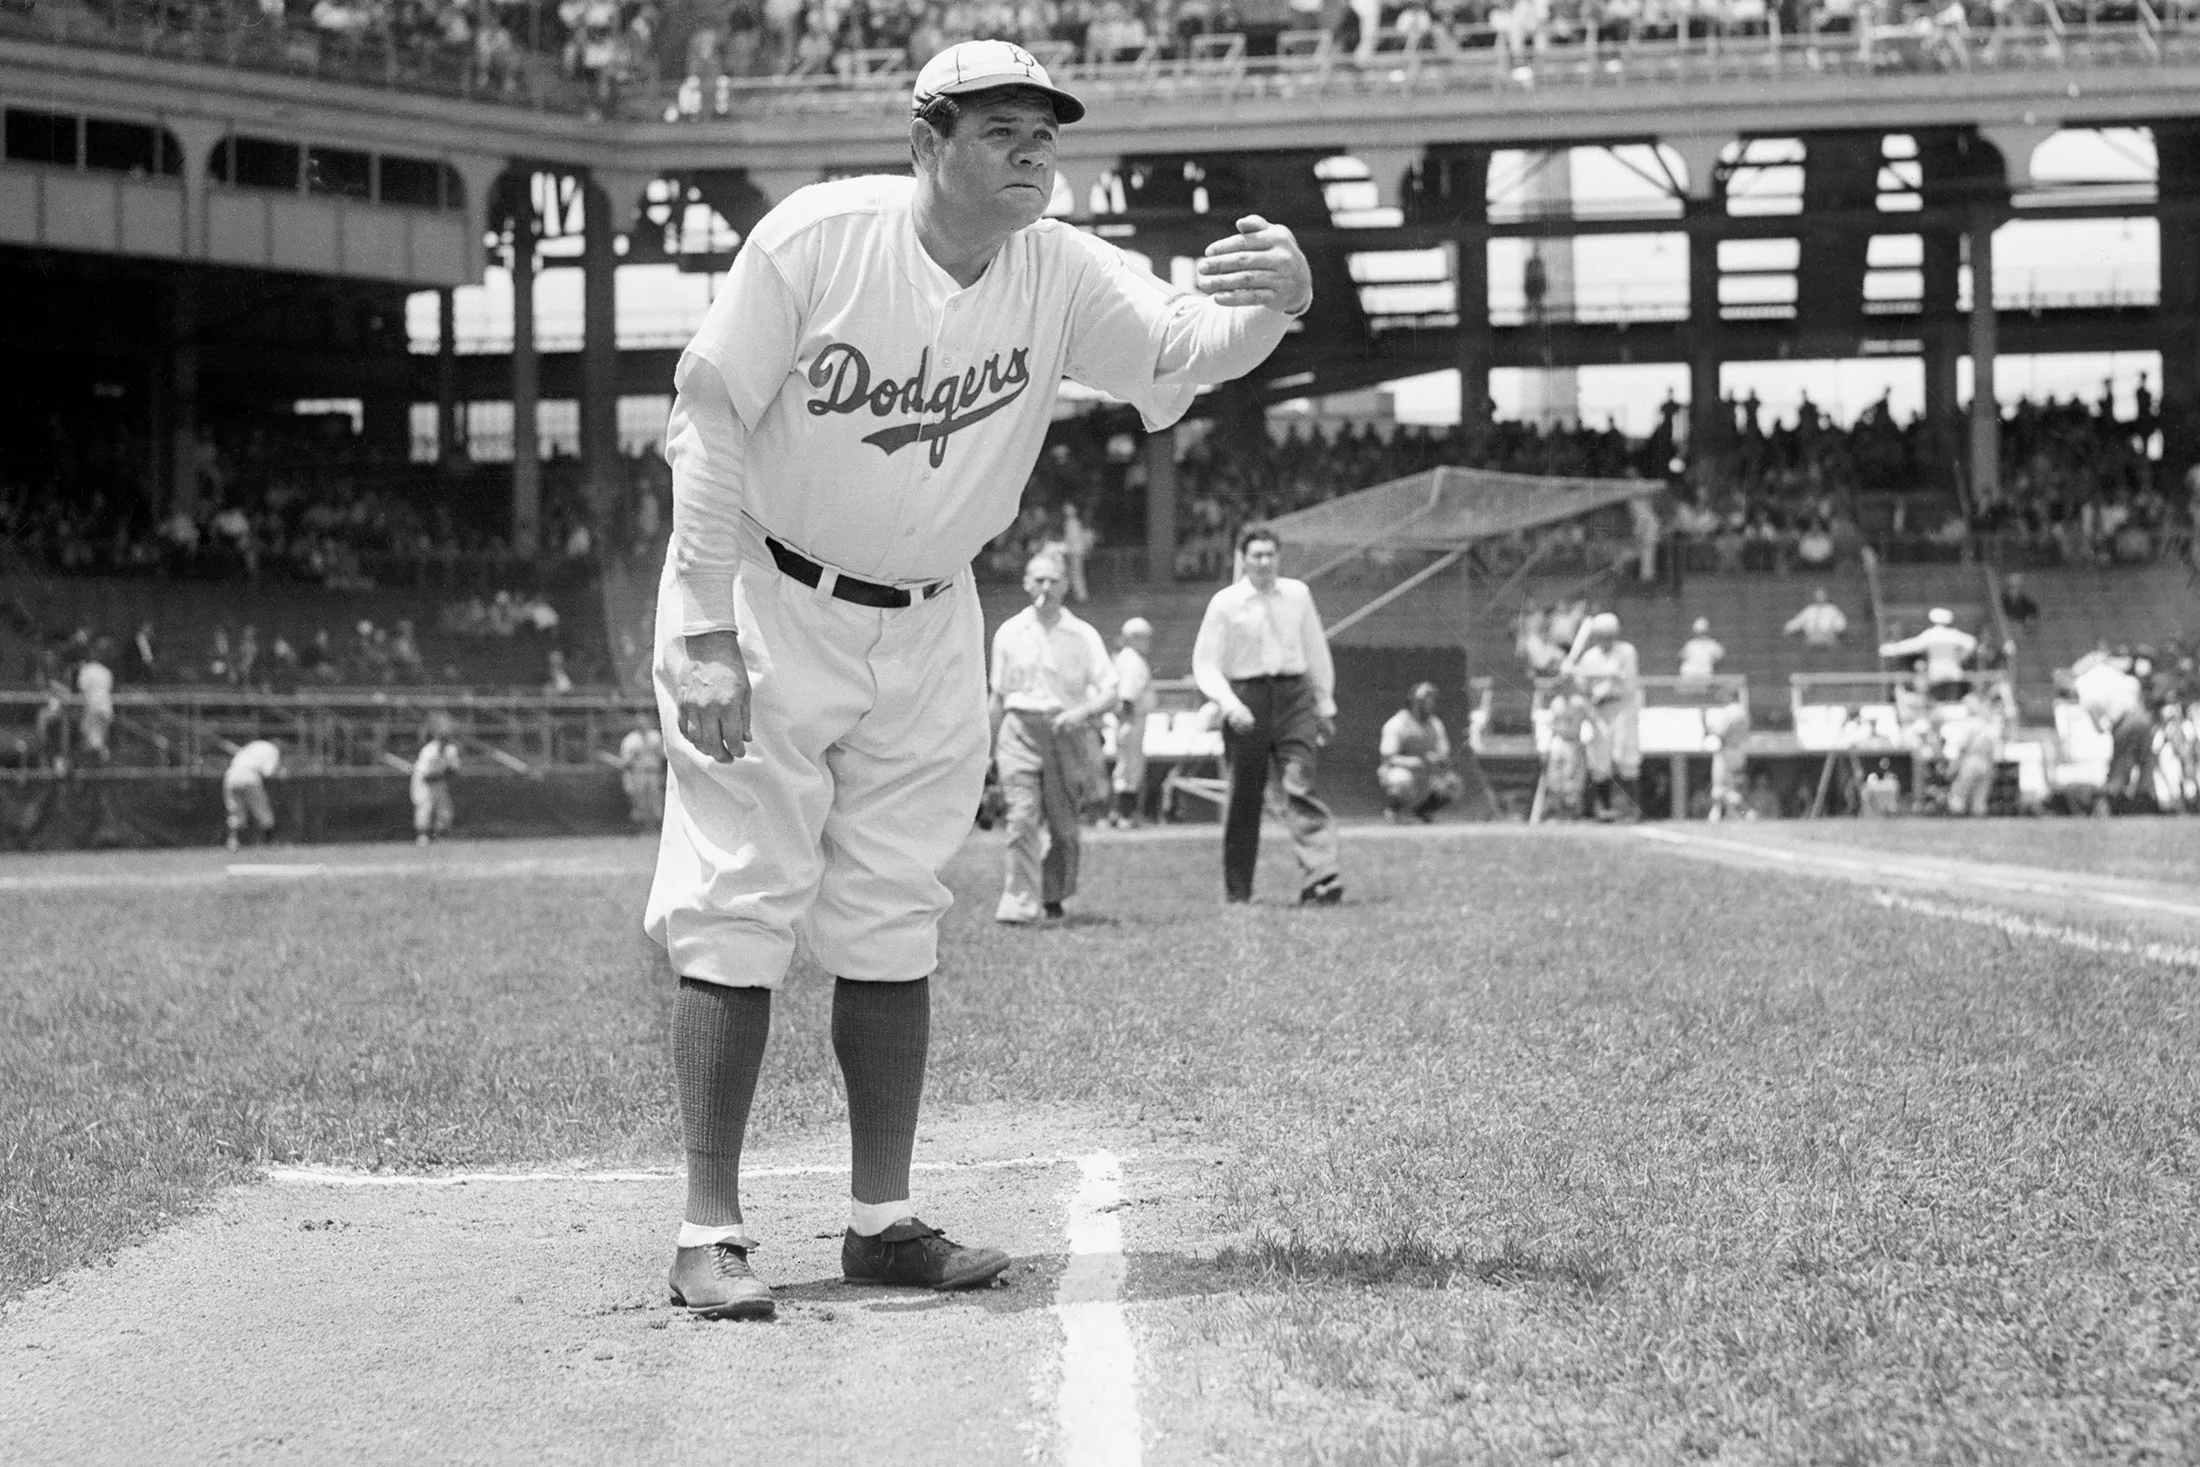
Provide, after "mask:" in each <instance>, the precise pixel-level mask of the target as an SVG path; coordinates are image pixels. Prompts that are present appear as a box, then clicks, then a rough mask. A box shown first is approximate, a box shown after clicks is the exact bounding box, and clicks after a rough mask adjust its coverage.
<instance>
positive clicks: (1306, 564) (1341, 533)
mask: <svg viewBox="0 0 2200 1467" xmlns="http://www.w3.org/2000/svg"><path fill="white" fill-rule="evenodd" d="M1658 488H1659V485H1657V484H1656V483H1654V482H1652V481H1650V480H1646V479H1582V478H1566V477H1559V476H1544V475H1538V474H1508V473H1502V472H1500V471H1498V470H1495V469H1462V468H1451V467H1443V468H1435V469H1429V470H1427V471H1425V472H1423V473H1418V474H1411V475H1408V476H1407V477H1405V478H1403V479H1393V480H1391V481H1389V482H1388V483H1385V484H1377V485H1375V486H1373V487H1372V488H1368V489H1362V490H1360V491H1358V492H1357V493H1353V494H1346V495H1343V496H1341V497H1340V498H1337V499H1332V500H1329V501H1328V502H1326V503H1323V504H1317V505H1314V506H1313V507H1312V508H1309V509H1302V510H1299V511H1297V512H1296V513H1293V514H1287V515H1284V516H1282V517H1281V518H1279V519H1277V520H1274V521H1272V524H1273V526H1274V528H1275V531H1276V534H1277V537H1278V540H1279V542H1280V546H1281V549H1282V552H1283V563H1284V567H1285V569H1286V571H1287V573H1288V574H1291V575H1293V576H1296V577H1298V578H1299V579H1301V580H1306V581H1316V580H1319V579H1320V578H1322V577H1332V578H1333V579H1335V580H1337V581H1344V582H1353V583H1359V584H1363V585H1365V584H1368V583H1371V582H1374V583H1380V585H1379V587H1378V586H1370V589H1373V590H1376V594H1375V595H1374V597H1373V599H1371V600H1368V601H1365V602H1362V603H1361V604H1360V605H1358V606H1355V607H1354V608H1353V609H1352V610H1350V611H1348V612H1346V613H1345V614H1344V615H1342V616H1340V617H1337V618H1336V619H1335V620H1333V621H1332V622H1331V623H1330V625H1329V628H1328V630H1329V632H1330V634H1331V635H1332V636H1334V635H1335V634H1336V633H1338V632H1340V631H1343V630H1344V629H1346V628H1347V627H1349V626H1351V625H1353V624H1354V623H1357V622H1360V621H1363V620H1365V619H1366V618H1368V617H1370V616H1372V615H1373V614H1374V613H1375V612H1377V611H1380V610H1381V609H1382V608H1384V607H1385V606H1388V605H1390V604H1392V603H1393V602H1395V601H1397V600H1399V599H1400V598H1403V597H1405V596H1407V595H1409V594H1411V593H1412V592H1414V591H1416V590H1424V591H1432V590H1434V583H1436V582H1437V581H1438V579H1439V578H1440V577H1443V576H1444V574H1445V573H1446V572H1447V571H1451V570H1452V569H1453V568H1454V567H1456V566H1458V565H1459V563H1460V562H1461V561H1462V560H1464V559H1465V558H1466V556H1467V553H1468V551H1469V550H1471V549H1472V548H1473V547H1474V546H1475V545H1476V544H1477V543H1478V542H1481V541H1485V540H1492V539H1498V538H1502V537H1506V536H1511V535H1514V534H1516V533H1519V532H1523V531H1530V530H1536V529H1540V528H1542V527H1543V526H1546V525H1552V524H1557V523H1559V522H1561V521H1564V520H1572V519H1578V518H1580V517H1582V516H1584V515H1588V514H1593V513H1595V512H1596V511H1598V510H1602V509H1608V508H1611V507H1612V506H1614V505H1618V504H1623V503H1625V502H1626V501H1627V500H1630V499H1636V498H1640V497H1641V496H1643V495H1648V494H1655V493H1656V492H1657V491H1658Z"/></svg>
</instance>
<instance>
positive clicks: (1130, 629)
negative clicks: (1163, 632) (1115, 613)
mask: <svg viewBox="0 0 2200 1467" xmlns="http://www.w3.org/2000/svg"><path fill="white" fill-rule="evenodd" d="M1123 635H1124V636H1126V637H1137V636H1148V637H1150V636H1152V635H1153V623H1152V622H1150V621H1148V620H1146V618H1144V617H1142V616H1134V617H1132V618H1131V619H1130V620H1129V621H1127V622H1124V623H1123Z"/></svg>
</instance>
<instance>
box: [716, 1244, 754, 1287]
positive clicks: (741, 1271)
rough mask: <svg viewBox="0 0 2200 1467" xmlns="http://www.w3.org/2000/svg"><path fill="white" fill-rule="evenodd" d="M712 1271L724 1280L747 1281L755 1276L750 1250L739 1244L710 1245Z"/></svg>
mask: <svg viewBox="0 0 2200 1467" xmlns="http://www.w3.org/2000/svg"><path fill="white" fill-rule="evenodd" d="M710 1271H711V1272H712V1273H714V1274H716V1275H717V1276H718V1277H719V1278H722V1279H745V1278H749V1277H751V1276H752V1274H753V1272H754V1271H753V1270H752V1269H750V1267H749V1250H748V1249H746V1248H744V1247H742V1246H741V1245H740V1244H739V1243H713V1244H711V1245H710Z"/></svg>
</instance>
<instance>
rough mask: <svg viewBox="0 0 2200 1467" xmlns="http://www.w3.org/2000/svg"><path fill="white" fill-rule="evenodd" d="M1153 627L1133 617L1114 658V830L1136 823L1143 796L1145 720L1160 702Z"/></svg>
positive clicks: (1125, 626) (1126, 624)
mask: <svg viewBox="0 0 2200 1467" xmlns="http://www.w3.org/2000/svg"><path fill="white" fill-rule="evenodd" d="M1152 656H1153V623H1152V622H1150V621H1148V620H1146V618H1144V617H1142V616H1134V617H1132V618H1131V619H1130V620H1129V621H1127V622H1124V623H1123V646H1122V649H1121V650H1120V651H1118V652H1117V653H1116V654H1115V699H1116V706H1115V772H1114V774H1113V775H1112V776H1111V778H1110V781H1109V782H1110V783H1111V784H1112V785H1113V786H1114V789H1115V808H1114V809H1113V810H1112V811H1110V812H1109V814H1108V823H1109V824H1110V825H1113V826H1118V827H1121V826H1129V825H1136V824H1137V823H1138V813H1139V810H1138V807H1139V805H1140V804H1141V803H1142V802H1143V801H1144V799H1145V796H1146V719H1147V718H1148V717H1149V716H1151V715H1152V713H1153V711H1154V705H1155V703H1156V702H1158V701H1159V700H1158V699H1157V698H1156V696H1155V694H1154V687H1153V663H1152V662H1151V661H1149V660H1148V659H1149V658H1151V657H1152Z"/></svg>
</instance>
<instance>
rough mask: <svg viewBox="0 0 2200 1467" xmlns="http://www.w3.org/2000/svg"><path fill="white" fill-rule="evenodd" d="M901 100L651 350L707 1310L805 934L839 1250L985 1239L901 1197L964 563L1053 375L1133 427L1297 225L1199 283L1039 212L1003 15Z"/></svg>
mask: <svg viewBox="0 0 2200 1467" xmlns="http://www.w3.org/2000/svg"><path fill="white" fill-rule="evenodd" d="M912 101H913V105H914V110H915V118H914V120H913V121H912V123H911V126H910V132H909V136H910V148H911V154H912V158H913V161H914V164H915V167H914V177H913V178H890V177H874V178H855V179H843V180H839V181H837V182H833V183H826V184H819V185H815V186H813V187H810V188H806V189H802V190H800V191H798V192H796V193H795V194H793V195H791V196H789V197H788V198H787V199H786V200H785V201H784V202H782V203H781V204H780V205H779V206H778V207H776V208H775V209H773V210H772V211H771V213H769V214H768V215H766V216H765V217H764V218H763V219H762V220H761V221H759V222H758V223H757V225H756V227H755V229H754V230H752V231H751V232H750V234H749V236H748V238H747V239H746V240H744V241H743V243H742V247H741V251H740V253H739V254H738V255H737V256H736V257H735V259H734V264H733V268H732V270H731V271H730V272H729V274H728V276H727V278H726V281H725V286H724V288H723V289H722V290H720V291H719V293H718V295H717V298H716V299H715V300H714V301H713V303H712V306H711V310H710V314H709V316H708V317H707V318H706V320H705V322H704V325H703V327H702V329H701V331H699V332H698V333H697V335H696V337H695V339H694V341H693V342H691V343H690V344H689V346H688V349H687V351H686V352H685V353H684V354H683V355H682V357H681V360H680V365H679V368H678V370H677V372H676V374H675V377H674V385H675V388H676V391H677V395H676V397H675V400H674V404H673V411H672V419H671V423H670V426H669V429H668V434H667V442H666V457H667V458H668V460H669V461H670V462H671V464H672V471H673V504H674V510H673V537H672V546H671V549H670V552H669V554H668V555H667V557H666V564H665V575H664V579H663V581H662V582H661V584H660V588H659V595H658V624H657V660H656V681H657V694H658V704H659V708H660V710H661V712H662V715H663V721H664V724H665V727H666V729H667V739H666V745H667V747H666V756H667V760H668V772H669V776H670V780H669V786H668V789H667V794H666V810H665V830H664V838H663V841H662V843H661V845H660V847H659V855H658V865H657V876H656V881H655V883H654V885H653V887H652V889H651V892H650V897H649V906H648V913H647V917H646V924H647V927H648V930H649V932H650V934H651V936H653V937H654V938H655V939H656V940H657V941H658V942H659V943H661V944H662V945H663V946H664V948H665V950H666V953H667V955H668V957H669V959H670V961H671V964H672V967H673V971H674V972H675V973H676V974H678V975H679V986H678V988H677V990H676V992H675V995H674V1002H673V1034H672V1058H673V1069H674V1073H675V1075H676V1077H677V1080H678V1084H679V1089H680V1111H681V1124H682V1128H683V1134H684V1140H685V1145H686V1150H687V1160H688V1185H687V1203H686V1217H685V1221H684V1222H683V1223H682V1225H681V1228H680V1232H679V1237H678V1240H677V1243H676V1246H675V1252H674V1257H673V1264H672V1269H671V1273H670V1278H669V1282H670V1285H671V1289H672V1293H673V1297H674V1298H675V1299H676V1300H678V1301H680V1302H682V1303H684V1304H686V1305H687V1306H688V1307H689V1308H690V1309H692V1310H695V1311H696V1312H698V1313H700V1314H703V1315H707V1316H713V1317H725V1316H732V1317H750V1318H757V1317H769V1316H770V1315H771V1313H772V1312H773V1303H772V1298H771V1292H770V1290H769V1289H768V1288H766V1287H765V1285H764V1284H763V1283H762V1281H760V1280H758V1279H757V1278H756V1277H755V1275H754V1273H753V1272H752V1271H751V1270H750V1268H749V1265H748V1248H749V1246H750V1235H749V1233H748V1231H747V1229H746V1226H745V1223H744V1221H743V1217H742V1212H741V1202H740V1191H739V1180H740V1157H741V1145H742V1140H743V1137H744V1134H745V1132H746V1129H747V1125H748V1113H749V1105H750V1101H751V1099H752V1097H753V1095H754V1093H755V1087H756V1078H757V1073H758V1070H759V1068H760V1066H761V1064H762V1061H763V1052H764V1042H765V1036H766V1033H767V1031H768V1028H769V1025H770V1017H771V993H772V990H773V989H774V988H776V987H778V986H779V984H780V982H781V981H782V980H783V979H784V977H785V975H786V972H787V968H788V963H789V960H790V958H791V957H792V955H793V952H794V948H795V944H796V941H797V939H798V938H799V939H800V940H802V941H803V942H805V943H806V944H807V946H808V948H809V950H810V952H811V953H812V954H813V955H814V956H815V957H816V958H817V960H818V961H819V963H820V964H821V965H822V966H823V967H825V968H826V969H827V970H828V971H829V972H831V973H833V974H834V975H836V979H835V983H834V989H833V1020H832V1028H833V1048H834V1052H835V1054H836V1056H837V1058H838V1059H839V1061H840V1066H841V1071H842V1074H843V1076H844V1077H845V1079H846V1082H847V1091H848V1121H849V1133H850V1146H849V1150H850V1161H851V1168H850V1170H851V1176H850V1192H851V1194H852V1195H851V1202H850V1207H849V1219H848V1224H849V1225H848V1230H847V1232H846V1233H845V1234H844V1236H843V1238H842V1244H841V1267H842V1271H843V1272H844V1273H845V1274H846V1275H847V1276H848V1277H850V1278H853V1279H859V1280H864V1281H869V1282H876V1283H886V1284H897V1285H910V1286H919V1287H931V1288H956V1287H963V1286H967V1285H972V1284H978V1283H984V1282H987V1281H989V1280H991V1279H992V1278H994V1277H996V1276H997V1275H998V1274H999V1273H1000V1272H1001V1271H1002V1270H1003V1269H1005V1268H1006V1267H1007V1266H1008V1260H1007V1258H1006V1257H1005V1256H1004V1255H1003V1254H1001V1253H999V1252H997V1251H995V1250H992V1249H981V1248H965V1247H962V1246H959V1245H957V1244H954V1243H952V1242H950V1241H948V1240H947V1239H946V1238H945V1237H943V1236H942V1235H941V1234H940V1233H939V1232H938V1231H937V1230H936V1229H934V1228H931V1227H928V1226H926V1225H925V1224H924V1223H922V1222H921V1221H919V1220H918V1219H917V1216H916V1210H915V1207H914V1204H913V1203H912V1201H911V1199H910V1196H909V1168H910V1153H911V1150H912V1148H913V1146H914V1144H915V1139H916V1123H917V1111H918V1105H919V1101H920V1099H921V1096H922V1093H923V1086H924V1063H925V1054H926V1050H927V1048H928V1045H929V1042H930V1023H931V1019H930V1014H931V989H930V975H931V973H932V971H933V969H934V968H935V967H936V966H937V964H938V927H939V919H940V915H941V913H942V912H943V911H944V910H945V909H946V907H947V904H948V900H949V897H948V891H947V888H946V886H945V885H944V884H943V883H942V882H941V881H940V877H939V873H940V868H941V867H942V866H943V865H944V864H945V863H946V862H947V860H948V859H949V857H951V856H952V855H953V854H954V852H955V851H956V849H957V848H958V847H959V846H960V845H961V843H962V840H963V838H964V836H965V834H966V833H967V832H968V830H969V828H970V818H971V812H972V811H973V810H974V809H976V808H977V807H978V801H979V793H980V790H981V789H982V787H983V784H984V777H985V769H986V764H987V759H986V736H987V728H986V681H985V675H986V667H985V641H984V628H983V623H982V621H981V619H980V612H979V605H978V598H977V594H976V591H975V588H974V586H973V583H972V580H971V576H970V569H969V567H970V562H971V560H972V559H973V558H974V557H975V556H976V555H977V553H978V552H979V551H980V550H981V549H982V548H983V547H984V545H985V544H986V542H987V541H989V540H991V539H992V538H993V537H995V536H996V535H998V534H1000V533H1001V531H1002V530H1004V529H1005V528H1007V527H1008V525H1009V524H1010V523H1011V522H1012V521H1013V520H1014V519H1015V517H1016V511H1017V501H1018V499H1019V497H1020V495H1021V493H1022V490H1023V486H1024V484H1025V482H1026V481H1027V480H1028V478H1029V477H1030V474H1031V470H1032V467H1033V465H1034V464H1035V463H1036V461H1037V459H1038V455H1039V450H1040V447H1041V445H1042V444H1043V443H1044V441H1045V436H1046V431H1047V427H1048V424H1049V422H1050V421H1051V418H1052V414H1053V407H1054V386H1055V384H1056V383H1057V382H1059V381H1060V380H1061V379H1062V378H1063V377H1065V376H1066V377H1074V378H1076V379H1077V380H1078V381H1080V382H1083V383H1086V384H1088V385H1090V386H1094V387H1099V388H1102V389H1104V390H1106V391H1108V392H1111V393H1113V394H1115V395H1116V396H1118V397H1121V398H1124V399H1126V400H1127V401H1129V402H1131V403H1133V404H1135V405H1136V406H1137V408H1138V410H1139V412H1140V414H1141V415H1142V416H1143V418H1144V420H1145V422H1146V423H1147V425H1148V426H1149V427H1152V428H1159V427H1162V426H1165V425H1167V424H1169V423H1172V422H1174V421H1175V420H1176V419H1177V418H1178V417H1180V416H1182V414H1183V412H1184V410H1185V408H1186V407H1188V406H1189V405H1190V403H1191V400H1192V396H1193V394H1194V392H1195V391H1196V390H1197V388H1198V386H1199V385H1200V384H1202V383H1208V382H1215V381H1222V380H1227V379H1229V378H1232V377H1236V376H1239V375H1242V374H1243V373H1244V372H1246V371H1248V370H1250V369H1251V368H1252V367H1253V366H1255V365H1257V364H1258V363H1259V362H1260V361H1261V360H1263V359H1264V358H1265V357H1266V356H1267V355H1268V354H1269V352H1271V351H1272V350H1273V349H1274V348H1275V345H1276V343H1277V342H1278V341H1280V340H1281V339H1282V337H1283V334H1284V332H1285V331H1286V330H1288V329H1289V327H1290V322H1291V319H1292V317H1293V316H1294V315H1295V314H1298V313H1300V312H1303V311H1304V310H1305V308H1306V307H1307V306H1308V305H1310V304H1311V303H1312V300H1313V281H1312V274H1311V272H1310V271H1309V269H1308V267H1307V263H1306V258H1305V256H1304V255H1303V254H1302V253H1301V252H1300V250H1299V248H1298V245H1297V242H1296V241H1294V240H1293V239H1292V237H1291V234H1290V232H1289V231H1288V230H1285V229H1282V228H1278V227H1275V226H1272V225H1270V224H1268V223H1267V221H1265V220H1263V219H1260V218H1259V217H1257V216H1247V217H1245V218H1242V219H1240V220H1238V221H1237V225H1238V232H1237V233H1235V234H1233V235H1230V236H1228V237H1227V238H1224V239H1222V240H1218V241H1217V242H1216V243H1215V244H1213V245H1210V246H1209V247H1208V251H1207V253H1206V256H1205V257H1204V258H1203V259H1202V260H1201V261H1200V263H1199V265H1198V268H1197V280H1198V282H1199V286H1200V290H1201V291H1202V292H1204V293H1205V294H1194V293H1190V292H1186V291H1182V290H1178V289H1176V288H1175V287H1173V286H1171V285H1169V284H1168V283H1166V282H1163V281H1160V280H1157V279H1155V278H1154V277H1153V276H1152V275H1151V274H1149V273H1147V272H1146V271H1144V270H1143V269H1141V268H1140V267H1139V266H1137V265H1136V264H1134V263H1133V262H1132V261H1130V260H1129V259H1128V258H1127V257H1126V256H1124V255H1123V254H1122V253H1121V252H1120V251H1118V250H1116V249H1115V247H1114V246H1112V245H1109V244H1108V243H1106V242H1105V241H1103V240H1100V239H1099V238H1097V237H1095V236H1092V235H1088V234H1085V233H1082V232H1080V231H1078V230H1076V229H1073V228H1071V227H1069V226H1067V225H1063V224H1060V223H1057V222H1055V221H1052V220H1043V219H1042V218H1041V215H1042V214H1043V213H1044V211H1045V209H1046V207H1047V204H1048V202H1049V200H1050V199H1051V197H1052V195H1053V189H1054V150H1055V139H1056V135H1057V132H1058V130H1059V128H1060V126H1061V125H1062V124H1064V123H1073V122H1075V121H1076V120H1077V119H1079V118H1080V117H1082V116H1083V115H1084V107H1083V106H1082V104H1080V103H1079V102H1078V101H1077V99H1076V98H1074V97H1072V96H1070V95H1069V94H1068V93H1067V92H1064V91H1062V90H1061V89H1060V88H1058V87H1056V86H1054V84H1053V82H1052V81H1051V80H1050V79H1049V77H1048V76H1047V73H1046V70H1045V68H1043V67H1042V66H1040V65H1039V63H1038V62H1037V61H1036V60H1035V59H1033V57H1032V56H1031V54H1030V53H1029V52H1027V51H1024V50H1023V49H1022V48H1020V47H1016V46H1011V45H1008V44H1006V43H1004V42H999V41H972V42H965V43H963V44H961V45H958V46H953V47H950V48H948V49H947V50H946V51H943V52H941V53H940V54H939V55H938V56H935V57H934V58H932V60H931V61H929V62H927V63H926V64H925V66H924V68H923V70H922V71H920V72H919V73H918V76H917V82H916V87H915V90H914V96H913V98H912ZM1241 308H1242V309H1241Z"/></svg>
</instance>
